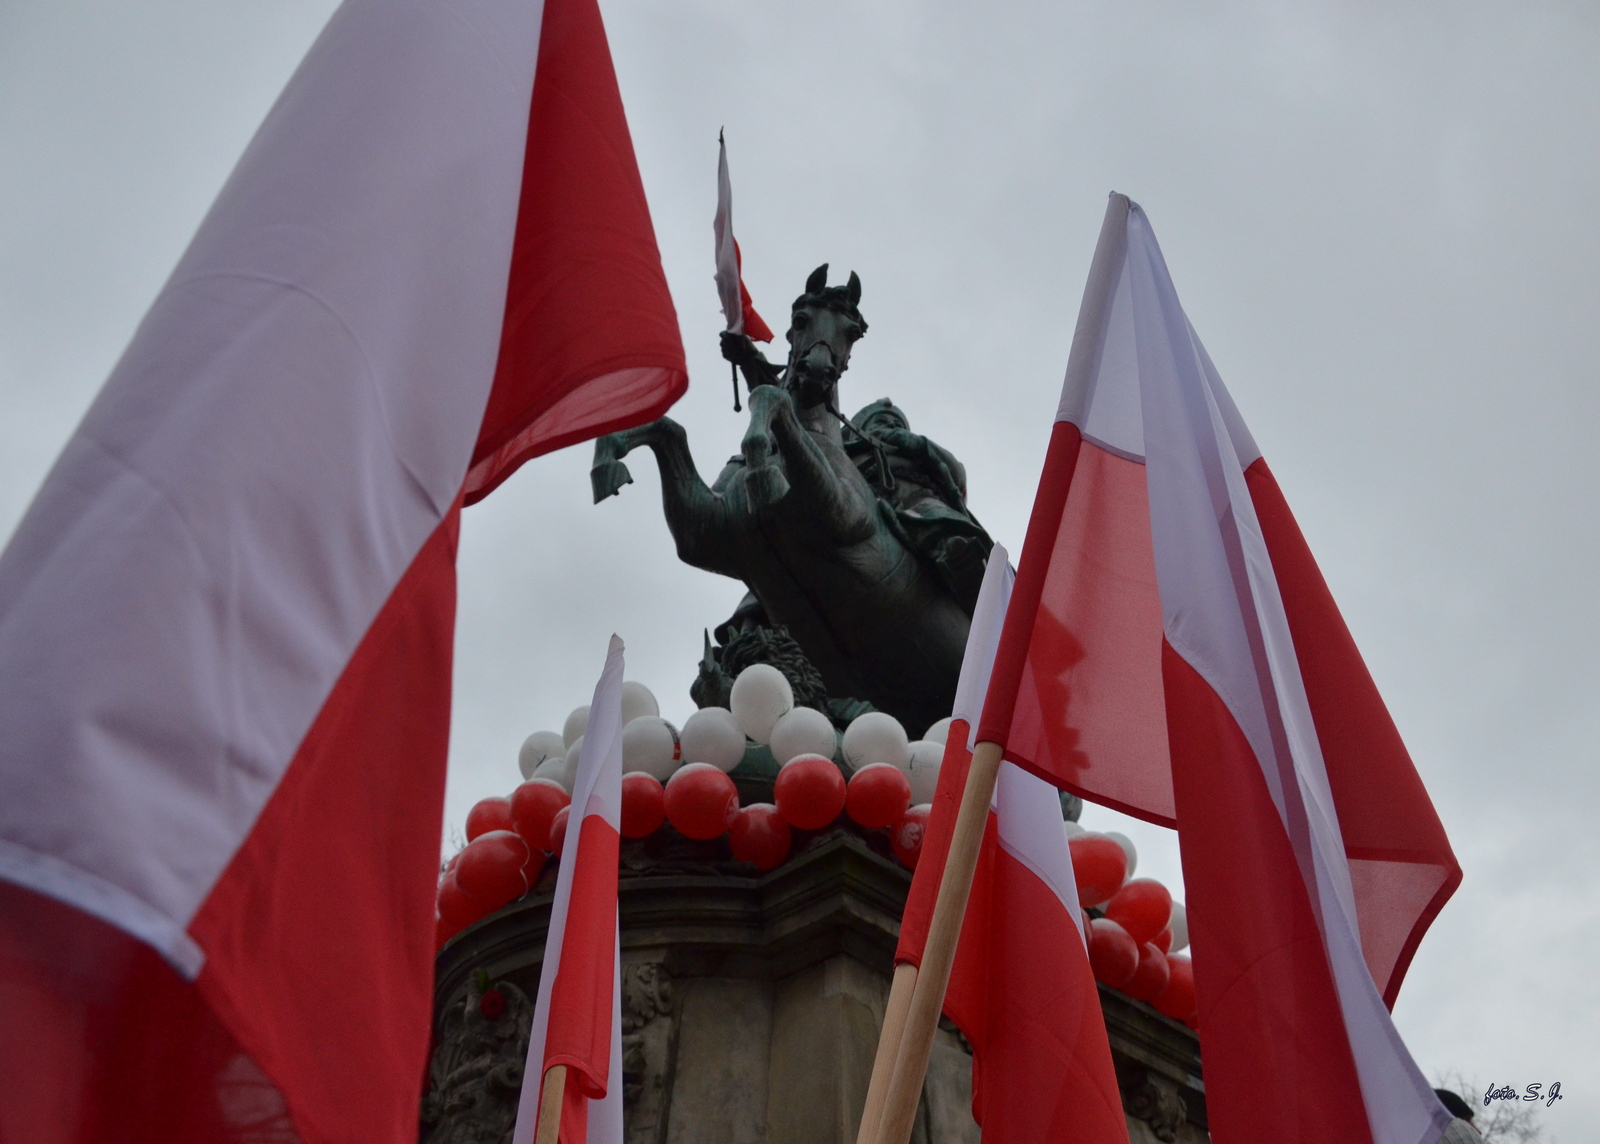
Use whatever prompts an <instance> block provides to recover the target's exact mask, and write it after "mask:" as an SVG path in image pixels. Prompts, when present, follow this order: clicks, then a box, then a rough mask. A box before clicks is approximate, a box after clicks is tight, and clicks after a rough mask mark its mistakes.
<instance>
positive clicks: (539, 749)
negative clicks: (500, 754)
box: [517, 731, 567, 779]
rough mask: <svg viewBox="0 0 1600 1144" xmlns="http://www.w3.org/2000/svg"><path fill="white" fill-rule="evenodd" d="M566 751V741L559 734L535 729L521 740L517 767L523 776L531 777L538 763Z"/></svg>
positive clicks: (557, 756)
mask: <svg viewBox="0 0 1600 1144" xmlns="http://www.w3.org/2000/svg"><path fill="white" fill-rule="evenodd" d="M566 753H567V743H566V740H564V739H563V738H562V737H561V736H560V735H557V734H556V733H555V732H554V731H535V732H534V733H533V734H531V735H529V736H528V737H527V738H526V739H524V740H522V749H521V750H520V751H518V752H517V767H518V769H519V770H521V771H522V777H523V778H525V779H531V778H532V777H533V772H534V771H536V770H538V769H539V764H540V763H542V762H544V761H545V760H546V759H554V758H559V757H561V756H564V755H565V754H566Z"/></svg>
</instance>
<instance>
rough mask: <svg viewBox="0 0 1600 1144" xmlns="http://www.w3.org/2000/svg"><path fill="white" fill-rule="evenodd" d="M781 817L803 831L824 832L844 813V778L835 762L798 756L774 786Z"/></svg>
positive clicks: (814, 757)
mask: <svg viewBox="0 0 1600 1144" xmlns="http://www.w3.org/2000/svg"><path fill="white" fill-rule="evenodd" d="M772 797H773V798H774V799H775V800H777V803H778V813H779V814H780V815H782V816H783V820H784V821H785V822H787V823H788V824H789V825H790V826H793V827H796V828H797V829H800V830H821V829H822V828H823V827H824V826H826V825H828V823H830V822H832V821H833V820H834V819H836V818H838V817H839V812H840V811H841V810H843V809H844V803H845V783H844V775H842V774H840V773H839V768H838V767H836V766H834V765H833V760H832V759H825V758H823V757H822V756H821V755H796V756H795V757H794V758H792V759H790V760H789V761H788V762H787V763H785V764H783V769H782V770H780V771H779V772H778V778H777V781H776V782H774V783H773V784H772Z"/></svg>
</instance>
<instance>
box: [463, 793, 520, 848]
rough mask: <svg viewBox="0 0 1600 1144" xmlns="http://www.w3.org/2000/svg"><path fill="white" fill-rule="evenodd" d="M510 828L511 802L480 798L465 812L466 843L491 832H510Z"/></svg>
mask: <svg viewBox="0 0 1600 1144" xmlns="http://www.w3.org/2000/svg"><path fill="white" fill-rule="evenodd" d="M510 829H512V826H511V800H510V799H509V798H501V797H500V796H499V795H496V796H494V797H493V798H481V799H479V800H478V801H477V802H476V803H474V804H473V807H472V809H471V810H469V811H467V841H468V842H471V841H472V840H473V839H474V838H478V837H480V836H482V835H484V834H488V833H489V831H491V830H510Z"/></svg>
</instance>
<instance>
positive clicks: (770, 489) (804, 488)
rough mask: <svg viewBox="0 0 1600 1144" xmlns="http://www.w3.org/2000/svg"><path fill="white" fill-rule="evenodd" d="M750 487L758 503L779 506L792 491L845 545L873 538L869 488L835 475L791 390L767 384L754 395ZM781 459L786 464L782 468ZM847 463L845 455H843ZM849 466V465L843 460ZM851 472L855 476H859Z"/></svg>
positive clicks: (748, 447)
mask: <svg viewBox="0 0 1600 1144" xmlns="http://www.w3.org/2000/svg"><path fill="white" fill-rule="evenodd" d="M742 448H743V451H744V459H745V465H746V470H745V472H746V487H747V488H748V489H750V491H751V496H752V499H754V500H757V501H758V502H759V503H765V504H774V503H776V502H777V501H778V500H780V499H782V498H783V497H784V496H786V495H787V494H788V493H789V492H790V491H791V489H792V490H793V491H794V492H795V494H796V495H798V496H800V497H801V498H802V499H803V500H805V501H806V502H807V503H809V504H810V505H811V506H812V508H813V509H814V516H815V519H816V521H817V523H819V524H821V525H822V526H823V527H825V528H827V529H828V531H829V532H830V533H832V534H833V536H834V538H835V539H836V540H838V541H839V542H840V543H844V544H848V543H853V542H855V541H858V540H863V539H865V538H866V537H868V536H871V535H872V533H873V529H874V526H875V512H876V504H875V503H874V502H873V500H872V498H871V497H870V495H863V494H864V493H865V488H864V486H861V485H858V483H857V482H855V481H851V480H848V479H846V475H845V474H842V473H840V472H838V471H836V470H835V468H834V466H833V465H832V463H830V461H829V458H828V454H827V453H826V452H824V450H823V448H822V445H821V444H820V443H818V441H817V439H816V437H815V436H814V435H813V434H812V432H811V431H810V430H809V429H807V428H806V426H805V425H804V424H803V423H802V422H801V420H800V416H799V413H798V412H797V411H796V409H795V404H794V399H793V398H792V397H791V396H790V395H789V394H788V392H787V391H785V390H783V389H780V388H778V387H777V386H773V385H762V386H758V387H756V388H755V389H752V390H751V391H750V428H749V430H748V431H746V433H745V436H744V442H743V446H742ZM778 454H781V455H782V458H783V464H782V466H781V467H780V466H779V465H778V464H777V455H778ZM840 456H841V458H842V457H843V454H842V453H841V454H840ZM842 463H843V464H845V465H849V462H848V461H842ZM854 475H855V473H854V469H853V467H852V468H851V472H850V474H849V476H852V477H853V476H854Z"/></svg>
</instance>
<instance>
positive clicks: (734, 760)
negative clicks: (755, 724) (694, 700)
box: [678, 707, 745, 771]
mask: <svg viewBox="0 0 1600 1144" xmlns="http://www.w3.org/2000/svg"><path fill="white" fill-rule="evenodd" d="M744 744H745V739H744V729H743V728H742V727H740V726H739V721H738V720H737V719H735V718H734V717H733V712H731V711H729V710H728V709H727V708H726V707H702V708H700V710H698V711H696V712H695V713H694V714H693V715H691V716H689V718H688V719H687V720H685V721H684V724H683V730H682V731H680V732H679V733H678V745H679V751H678V753H679V754H680V755H681V756H682V760H683V762H685V763H710V764H711V765H712V766H714V767H716V768H717V769H718V770H721V771H731V770H733V768H734V767H736V766H738V765H739V763H740V761H741V760H742V759H743V758H744Z"/></svg>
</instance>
